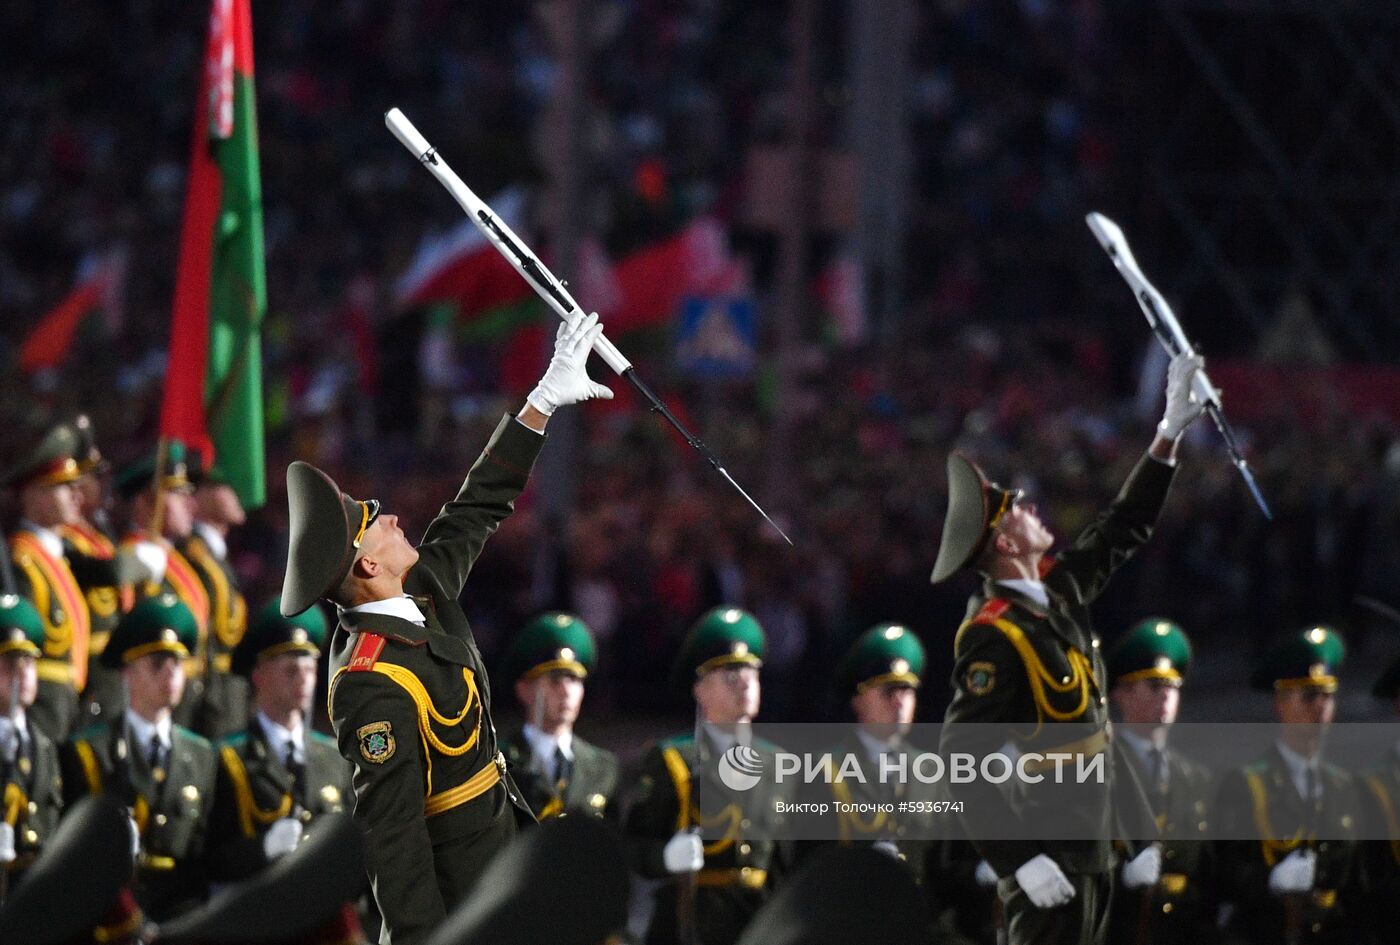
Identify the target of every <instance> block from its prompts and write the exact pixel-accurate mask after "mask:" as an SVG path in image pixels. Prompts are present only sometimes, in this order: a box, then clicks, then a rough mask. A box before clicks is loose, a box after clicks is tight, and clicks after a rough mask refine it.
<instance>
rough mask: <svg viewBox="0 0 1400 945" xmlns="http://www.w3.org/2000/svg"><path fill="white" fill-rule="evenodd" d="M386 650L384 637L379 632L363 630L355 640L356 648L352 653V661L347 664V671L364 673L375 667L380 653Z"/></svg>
mask: <svg viewBox="0 0 1400 945" xmlns="http://www.w3.org/2000/svg"><path fill="white" fill-rule="evenodd" d="M382 652H384V638H383V637H381V636H380V635H379V634H377V633H368V632H361V633H360V638H359V639H358V640H356V641H355V649H354V650H352V651H351V653H350V662H349V663H346V664H345V671H346V672H347V673H364V672H368V671H369V670H371V669H374V664H375V663H376V662H378V660H379V654H380V653H382Z"/></svg>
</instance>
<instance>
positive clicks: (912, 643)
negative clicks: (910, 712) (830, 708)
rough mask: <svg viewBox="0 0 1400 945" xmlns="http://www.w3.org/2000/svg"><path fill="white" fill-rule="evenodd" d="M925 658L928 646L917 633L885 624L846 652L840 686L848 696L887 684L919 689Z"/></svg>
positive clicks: (842, 662) (869, 632) (862, 637)
mask: <svg viewBox="0 0 1400 945" xmlns="http://www.w3.org/2000/svg"><path fill="white" fill-rule="evenodd" d="M925 659H926V657H925V654H924V645H923V644H922V643H921V642H919V637H918V635H916V634H915V633H914V631H912V630H910V629H909V628H908V627H906V626H904V625H903V624H898V623H882V624H880V625H879V626H875V627H871V628H870V629H869V630H867V631H865V632H864V633H862V634H861V635H860V637H859V638H858V639H857V640H856V642H855V644H854V645H853V646H852V647H851V649H850V650H849V651H848V652H847V653H846V656H845V658H844V659H843V660H841V665H840V667H839V668H838V669H837V671H836V684H837V686H838V687H839V688H840V690H841V693H842V695H847V696H853V695H856V694H857V693H861V692H864V691H865V690H866V689H869V688H870V687H872V686H883V685H885V684H886V683H904V684H905V685H909V686H916V687H917V686H918V685H919V677H920V676H922V675H923V673H924V662H925Z"/></svg>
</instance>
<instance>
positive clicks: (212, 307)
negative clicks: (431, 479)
mask: <svg viewBox="0 0 1400 945" xmlns="http://www.w3.org/2000/svg"><path fill="white" fill-rule="evenodd" d="M193 137H194V141H193V144H192V146H191V148H190V172H189V189H188V192H187V193H186V195H185V211H184V222H183V225H182V228H181V233H180V261H179V265H178V268H177V270H176V274H175V302H174V306H173V312H172V316H171V329H170V361H169V368H168V371H167V374H166V381H165V397H164V400H163V402H162V404H161V416H160V433H161V436H162V437H165V438H168V439H172V440H179V441H181V442H183V443H185V444H186V445H188V446H189V447H190V448H191V449H194V450H197V451H198V452H200V453H201V454H202V455H203V458H204V460H205V462H206V465H207V464H208V463H210V462H217V463H218V465H219V467H220V469H221V470H222V471H223V473H224V475H225V476H226V477H227V478H228V481H229V483H230V485H232V486H233V488H234V489H235V490H236V491H237V492H238V495H239V498H240V499H242V501H243V504H244V505H245V506H247V507H249V508H256V507H258V506H260V505H262V504H263V502H264V501H265V500H266V496H267V483H266V467H265V462H264V456H263V403H262V345H261V339H260V335H261V329H262V323H263V316H264V314H265V313H266V310H267V280H266V274H265V271H264V257H263V222H262V185H261V183H260V180H259V172H258V127H257V117H256V112H255V108H254V97H253V23H252V14H251V11H250V9H249V0H213V3H212V5H211V11H210V17H209V41H208V45H207V47H206V50H205V57H204V69H203V71H202V73H201V76H200V82H199V97H198V99H197V101H196V104H195V123H194V135H193Z"/></svg>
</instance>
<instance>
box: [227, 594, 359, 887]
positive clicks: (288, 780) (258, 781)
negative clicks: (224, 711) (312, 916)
mask: <svg viewBox="0 0 1400 945" xmlns="http://www.w3.org/2000/svg"><path fill="white" fill-rule="evenodd" d="M280 607H281V600H280V599H275V600H272V601H269V602H268V604H267V605H266V606H265V607H263V609H262V610H260V611H259V612H258V615H257V618H256V619H255V620H254V621H253V626H252V628H251V629H249V631H248V633H247V635H246V636H244V638H243V640H242V642H240V643H239V645H238V647H237V648H236V649H235V650H234V651H233V659H232V664H231V665H232V668H233V672H235V673H237V674H238V675H239V676H240V677H242V678H246V679H249V680H251V681H252V684H253V692H254V698H253V707H254V714H253V717H252V719H250V720H249V722H248V725H247V727H246V728H245V729H244V730H243V731H242V732H238V733H236V734H233V735H229V736H227V737H225V738H224V739H222V740H221V741H220V742H219V743H218V745H217V747H218V751H219V786H218V790H217V791H216V792H215V795H214V813H213V815H212V818H211V820H210V825H209V837H210V839H209V873H210V876H211V878H212V879H214V880H215V881H216V882H231V881H236V880H241V879H246V878H248V877H249V876H252V875H253V874H254V873H256V872H258V871H259V870H261V869H262V868H263V867H264V866H266V865H267V864H268V863H270V862H271V861H273V860H275V859H277V858H278V857H280V856H283V855H285V854H287V853H290V852H291V851H292V850H294V849H296V846H297V843H298V842H299V841H300V840H301V838H302V834H303V831H304V830H305V829H308V828H310V825H311V823H312V820H313V818H315V817H318V816H320V815H322V814H338V813H342V812H344V811H345V805H346V802H347V800H348V798H349V791H350V768H349V766H348V765H347V764H346V763H345V759H344V758H342V757H340V750H339V749H338V748H337V747H336V744H335V740H334V739H331V738H327V737H326V736H325V735H322V734H321V733H320V732H316V731H312V730H311V728H310V727H309V726H310V722H311V719H310V716H309V708H310V705H311V700H312V698H313V696H314V695H315V692H316V670H317V661H318V657H319V656H320V655H321V649H320V648H321V645H322V643H323V642H324V641H325V638H326V618H325V616H324V615H323V614H322V613H321V608H320V607H319V606H316V605H312V606H311V608H310V609H308V610H306V611H304V612H303V613H301V614H298V615H297V616H295V617H283V616H282V613H281V610H280Z"/></svg>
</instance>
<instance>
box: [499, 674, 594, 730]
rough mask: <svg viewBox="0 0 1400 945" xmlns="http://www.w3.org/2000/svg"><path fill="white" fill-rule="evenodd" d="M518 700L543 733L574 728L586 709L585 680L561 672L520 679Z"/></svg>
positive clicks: (529, 718)
mask: <svg viewBox="0 0 1400 945" xmlns="http://www.w3.org/2000/svg"><path fill="white" fill-rule="evenodd" d="M515 698H516V699H518V700H519V701H520V707H521V708H522V709H524V710H525V718H526V719H527V720H529V722H530V723H531V724H538V725H539V727H540V728H541V729H542V730H544V731H546V732H548V731H553V730H554V729H557V728H559V727H560V726H564V727H566V728H572V727H573V725H574V723H575V722H577V721H578V714H579V709H581V708H582V707H583V680H582V679H579V678H578V677H577V676H575V675H574V674H573V673H566V672H563V671H561V670H556V671H554V672H550V673H545V674H544V675H543V676H537V677H535V678H534V679H521V680H517V681H516V683H515ZM536 720H538V721H536Z"/></svg>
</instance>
